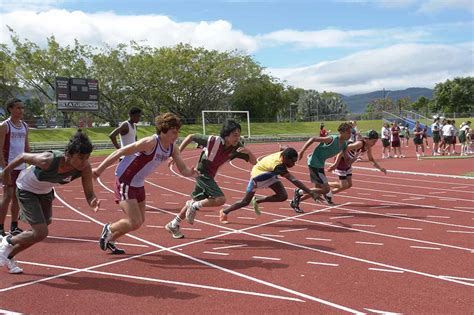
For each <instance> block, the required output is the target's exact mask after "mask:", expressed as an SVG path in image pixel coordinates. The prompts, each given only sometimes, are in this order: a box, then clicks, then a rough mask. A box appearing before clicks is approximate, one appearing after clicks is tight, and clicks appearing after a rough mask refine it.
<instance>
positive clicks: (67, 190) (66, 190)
mask: <svg viewBox="0 0 474 315" xmlns="http://www.w3.org/2000/svg"><path fill="white" fill-rule="evenodd" d="M62 191H65V192H72V190H71V189H63V190H62Z"/></svg>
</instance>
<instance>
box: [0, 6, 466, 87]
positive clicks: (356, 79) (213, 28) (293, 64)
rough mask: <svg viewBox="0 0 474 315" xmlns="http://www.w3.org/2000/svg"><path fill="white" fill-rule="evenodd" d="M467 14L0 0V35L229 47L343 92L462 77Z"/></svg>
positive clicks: (294, 79)
mask: <svg viewBox="0 0 474 315" xmlns="http://www.w3.org/2000/svg"><path fill="white" fill-rule="evenodd" d="M473 13H474V1H473V0H326V1H322V0H321V1H304V0H294V1H283V0H281V1H278V0H267V1H250V0H247V1H246V0H228V1H224V0H221V1H218V0H214V1H211V0H208V1H183V0H174V1H171V0H169V1H159V0H158V1H151V0H135V1H124V0H115V1H109V0H87V1H79V0H27V1H18V0H17V1H12V0H0V24H1V25H0V26H1V28H0V41H1V42H4V43H8V42H9V34H8V31H7V29H6V26H5V25H9V26H10V27H12V28H13V29H15V30H16V31H17V33H18V34H19V35H20V36H21V37H26V38H28V39H30V40H33V41H35V42H37V43H39V44H40V45H44V43H45V38H46V37H47V36H50V35H52V34H54V35H55V36H56V38H57V39H58V40H59V41H60V42H61V43H62V44H70V43H72V41H73V39H74V38H77V39H79V41H80V42H81V43H88V44H91V45H94V46H102V45H105V44H108V45H116V44H118V43H126V42H129V41H130V40H136V41H141V42H142V43H146V44H148V45H150V46H156V47H159V46H173V45H176V44H177V43H179V42H185V43H190V44H191V45H193V46H203V47H206V48H208V49H217V50H229V49H237V50H240V51H242V52H243V53H246V54H249V55H251V56H253V57H254V59H255V60H256V61H258V62H259V63H260V64H261V65H262V66H263V67H265V68H266V71H267V72H268V73H270V74H271V75H273V76H275V77H277V78H279V79H281V80H282V81H284V82H286V83H287V84H289V85H293V86H296V87H302V88H306V89H315V90H318V91H323V90H326V91H335V92H339V93H343V94H348V95H350V94H357V93H364V92H370V91H374V90H379V89H382V88H385V89H388V90H390V89H392V90H394V89H404V88H408V87H413V86H418V87H428V88H433V86H434V84H435V83H437V82H443V81H445V80H446V79H450V78H454V77H456V76H472V75H473V74H474V54H473V48H474V45H473V42H474V40H473V39H474V31H473V29H474V23H473Z"/></svg>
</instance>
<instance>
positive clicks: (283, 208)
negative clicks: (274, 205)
mask: <svg viewBox="0 0 474 315" xmlns="http://www.w3.org/2000/svg"><path fill="white" fill-rule="evenodd" d="M278 209H279V210H291V211H294V209H293V208H285V207H281V208H278Z"/></svg>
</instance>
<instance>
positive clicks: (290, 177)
mask: <svg viewBox="0 0 474 315" xmlns="http://www.w3.org/2000/svg"><path fill="white" fill-rule="evenodd" d="M281 176H283V177H285V178H286V179H288V180H289V181H290V182H291V183H292V184H293V185H295V186H296V187H298V188H300V189H301V190H303V191H304V192H305V193H307V194H310V195H311V197H313V199H314V200H317V199H318V198H319V195H318V193H316V192H315V191H312V190H311V189H310V188H308V187H307V186H306V185H305V184H303V183H302V182H301V181H300V180H299V179H298V178H296V177H295V176H293V174H291V173H290V172H287V173H284V174H281Z"/></svg>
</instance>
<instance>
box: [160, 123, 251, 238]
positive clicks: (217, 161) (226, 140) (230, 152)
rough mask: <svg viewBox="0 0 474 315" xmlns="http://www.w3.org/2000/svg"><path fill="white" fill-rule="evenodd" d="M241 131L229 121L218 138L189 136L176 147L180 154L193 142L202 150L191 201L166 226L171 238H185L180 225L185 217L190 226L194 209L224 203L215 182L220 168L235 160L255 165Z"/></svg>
mask: <svg viewBox="0 0 474 315" xmlns="http://www.w3.org/2000/svg"><path fill="white" fill-rule="evenodd" d="M241 129H242V128H241V127H240V124H239V123H237V122H235V121H233V120H229V121H227V122H226V123H225V124H224V126H222V129H221V132H220V136H206V135H201V134H190V135H188V136H187V137H186V138H185V139H184V140H183V142H182V143H181V145H180V146H179V150H180V151H183V150H184V149H185V148H186V147H187V146H188V144H190V143H191V142H196V143H197V144H198V146H200V147H202V148H203V151H202V153H201V156H200V157H199V162H198V166H197V170H198V171H199V172H200V175H199V176H198V177H197V178H196V186H195V188H194V192H193V193H192V194H191V197H192V199H191V200H188V201H187V202H186V205H185V206H184V207H183V208H182V209H181V211H180V212H179V214H178V215H177V216H176V217H175V218H174V219H173V220H172V221H170V222H169V223H168V224H166V225H165V229H166V230H167V231H168V232H170V233H171V235H172V236H173V238H183V237H184V235H183V234H182V233H181V231H180V223H181V222H182V221H183V220H184V219H185V218H186V221H188V223H189V224H193V223H194V218H195V216H196V211H197V210H199V209H201V208H204V207H206V208H207V207H218V206H222V205H223V204H225V202H226V198H225V195H224V193H223V192H222V190H221V189H220V187H219V185H217V183H216V181H215V179H214V177H215V176H216V174H217V170H218V169H219V167H221V166H222V165H223V164H224V163H226V162H228V161H231V160H233V159H235V158H239V159H243V160H245V161H247V162H249V163H250V164H252V165H255V164H256V163H257V159H256V158H255V156H254V155H253V154H252V152H250V150H248V149H246V148H244V147H243V145H242V144H241V142H240V131H241ZM171 163H172V161H171Z"/></svg>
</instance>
